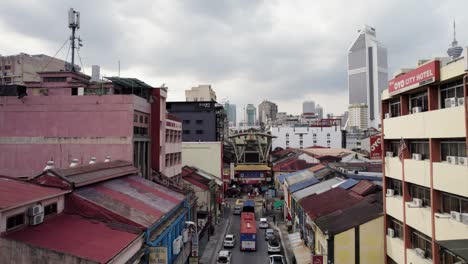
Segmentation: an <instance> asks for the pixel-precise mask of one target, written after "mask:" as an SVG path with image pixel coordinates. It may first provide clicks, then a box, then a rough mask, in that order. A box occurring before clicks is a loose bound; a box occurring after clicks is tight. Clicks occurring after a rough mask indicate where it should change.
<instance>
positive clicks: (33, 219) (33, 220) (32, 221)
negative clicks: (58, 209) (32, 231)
mask: <svg viewBox="0 0 468 264" xmlns="http://www.w3.org/2000/svg"><path fill="white" fill-rule="evenodd" d="M42 222H44V213H40V214H37V215H34V216H30V217H29V225H34V226H35V225H38V224H41V223H42Z"/></svg>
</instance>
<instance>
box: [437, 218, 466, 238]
mask: <svg viewBox="0 0 468 264" xmlns="http://www.w3.org/2000/svg"><path fill="white" fill-rule="evenodd" d="M435 235H436V240H454V239H466V238H467V237H468V225H465V224H464V223H462V222H458V221H456V220H453V219H452V218H450V215H449V214H445V215H442V214H436V217H435Z"/></svg>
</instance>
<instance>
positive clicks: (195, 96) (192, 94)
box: [185, 84, 216, 102]
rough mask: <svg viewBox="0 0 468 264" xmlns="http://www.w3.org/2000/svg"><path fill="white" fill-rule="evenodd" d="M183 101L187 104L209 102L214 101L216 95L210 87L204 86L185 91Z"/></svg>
mask: <svg viewBox="0 0 468 264" xmlns="http://www.w3.org/2000/svg"><path fill="white" fill-rule="evenodd" d="M185 101H187V102H209V101H216V93H215V91H214V90H213V89H212V88H211V85H209V84H204V85H199V86H196V87H192V89H190V90H185Z"/></svg>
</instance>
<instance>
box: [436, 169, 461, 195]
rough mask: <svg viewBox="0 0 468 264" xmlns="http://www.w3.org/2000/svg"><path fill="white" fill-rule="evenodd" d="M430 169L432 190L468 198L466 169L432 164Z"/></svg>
mask: <svg viewBox="0 0 468 264" xmlns="http://www.w3.org/2000/svg"><path fill="white" fill-rule="evenodd" d="M432 168H433V170H432V173H433V180H434V189H437V190H441V191H444V192H449V193H453V194H457V195H461V196H464V197H468V188H467V186H468V167H466V166H462V165H452V164H449V163H445V162H434V163H432Z"/></svg>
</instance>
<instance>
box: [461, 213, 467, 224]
mask: <svg viewBox="0 0 468 264" xmlns="http://www.w3.org/2000/svg"><path fill="white" fill-rule="evenodd" d="M462 222H463V223H464V224H465V225H468V214H467V213H463V214H462Z"/></svg>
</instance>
